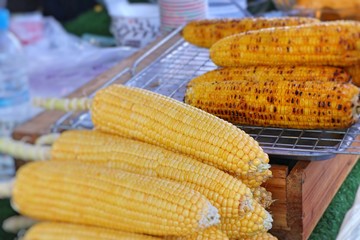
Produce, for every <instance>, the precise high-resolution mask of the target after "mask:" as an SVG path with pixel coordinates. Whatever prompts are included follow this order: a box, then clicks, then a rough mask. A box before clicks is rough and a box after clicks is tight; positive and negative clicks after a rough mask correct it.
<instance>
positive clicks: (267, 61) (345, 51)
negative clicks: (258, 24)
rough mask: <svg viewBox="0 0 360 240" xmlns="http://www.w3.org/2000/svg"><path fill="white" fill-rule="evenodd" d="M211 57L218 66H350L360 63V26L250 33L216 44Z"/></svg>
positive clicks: (331, 24)
mask: <svg viewBox="0 0 360 240" xmlns="http://www.w3.org/2000/svg"><path fill="white" fill-rule="evenodd" d="M210 56H211V59H212V60H213V62H214V63H215V64H216V65H218V66H248V65H277V66H278V65H281V66H283V65H328V66H351V65H353V64H355V63H356V62H357V61H359V59H360V22H355V21H333V22H321V23H313V24H305V25H300V26H290V27H278V28H268V29H261V30H254V31H249V32H246V33H242V34H236V35H232V36H229V37H227V38H224V39H222V40H220V41H218V42H216V43H215V44H214V45H213V46H212V47H211V49H210Z"/></svg>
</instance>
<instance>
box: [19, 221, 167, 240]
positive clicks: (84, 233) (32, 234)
mask: <svg viewBox="0 0 360 240" xmlns="http://www.w3.org/2000/svg"><path fill="white" fill-rule="evenodd" d="M70 239H73V240H121V239H124V240H129V239H132V240H155V239H158V240H159V239H161V238H157V237H151V236H147V235H142V234H137V233H129V232H125V231H118V230H113V229H108V228H100V227H94V226H86V225H80V224H70V223H60V222H42V223H38V224H36V225H34V226H33V227H31V228H30V229H29V230H28V231H27V232H26V234H25V236H24V238H23V240H70Z"/></svg>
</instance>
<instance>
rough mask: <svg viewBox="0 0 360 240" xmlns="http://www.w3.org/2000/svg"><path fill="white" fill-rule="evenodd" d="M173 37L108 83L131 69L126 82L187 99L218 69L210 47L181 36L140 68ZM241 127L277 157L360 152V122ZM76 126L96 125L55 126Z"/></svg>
mask: <svg viewBox="0 0 360 240" xmlns="http://www.w3.org/2000/svg"><path fill="white" fill-rule="evenodd" d="M174 35H175V33H174ZM171 37H173V35H170V36H169V37H168V38H166V39H164V40H163V42H160V43H159V44H157V45H156V46H155V47H154V48H153V49H151V50H150V51H149V52H147V53H145V54H144V55H143V56H142V57H140V58H139V59H137V61H135V63H134V64H133V66H132V68H128V69H125V70H124V71H123V72H121V73H119V75H118V76H116V77H115V78H113V79H111V80H110V81H109V82H108V83H106V85H109V84H111V83H112V82H114V81H116V79H117V78H119V77H120V76H122V74H125V73H127V72H129V71H130V72H131V73H132V74H133V77H132V78H131V79H130V80H129V81H127V82H126V83H125V85H128V86H134V87H140V88H144V89H148V90H150V91H153V92H156V93H160V94H163V95H166V96H169V97H172V98H174V99H177V100H180V101H183V98H184V93H185V90H186V84H187V83H188V82H189V81H190V80H191V79H192V78H194V77H196V76H198V75H201V74H203V73H205V72H207V71H210V70H213V69H215V68H216V66H215V65H214V64H213V63H212V62H211V60H209V51H208V49H204V48H198V47H195V46H193V45H191V44H189V43H186V42H185V41H184V40H182V39H181V40H179V41H178V42H177V43H176V44H174V45H172V47H171V48H168V49H167V51H165V52H164V53H163V54H162V55H161V56H159V57H158V58H157V59H156V60H155V61H153V62H152V64H150V65H148V66H147V67H146V68H144V69H143V70H142V71H140V72H137V71H136V68H137V66H138V65H139V64H140V63H141V62H142V61H143V60H145V59H146V58H147V57H148V56H150V55H151V54H152V53H153V51H154V50H156V49H157V48H158V47H159V46H160V45H162V44H163V43H164V41H168V40H169V39H170V38H171ZM238 127H239V128H241V129H243V130H244V131H245V132H246V133H248V134H250V135H251V136H252V137H253V138H255V139H256V140H257V141H258V142H259V143H260V145H261V146H262V148H263V149H264V151H265V152H267V153H268V154H269V155H272V156H273V157H281V158H288V159H298V160H325V159H329V158H331V157H332V156H334V155H335V154H360V142H359V140H357V139H356V137H357V135H358V134H359V133H360V123H357V124H355V125H353V126H352V127H350V128H349V129H345V130H339V131H324V130H299V129H283V128H268V127H254V126H238ZM73 128H92V123H91V119H90V115H89V113H84V114H81V115H79V116H77V117H72V115H71V114H67V115H65V116H64V117H63V118H62V119H60V120H59V121H58V122H56V123H55V125H54V131H62V130H66V129H73Z"/></svg>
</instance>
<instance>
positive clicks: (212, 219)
mask: <svg viewBox="0 0 360 240" xmlns="http://www.w3.org/2000/svg"><path fill="white" fill-rule="evenodd" d="M207 208H208V209H206V210H204V212H206V213H207V214H205V215H203V216H202V218H201V219H200V222H199V226H200V228H208V227H210V226H213V225H217V224H219V223H220V214H219V211H218V209H217V208H216V207H214V206H213V205H211V204H210V203H209V204H208V206H207Z"/></svg>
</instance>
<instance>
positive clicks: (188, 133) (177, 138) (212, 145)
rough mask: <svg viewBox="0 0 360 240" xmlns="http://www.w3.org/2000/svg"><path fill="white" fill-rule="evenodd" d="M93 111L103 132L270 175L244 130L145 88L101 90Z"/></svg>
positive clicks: (239, 171)
mask: <svg viewBox="0 0 360 240" xmlns="http://www.w3.org/2000/svg"><path fill="white" fill-rule="evenodd" d="M91 115H92V121H93V123H94V125H95V127H96V128H97V129H99V130H102V131H104V132H108V133H112V134H117V135H121V136H125V137H129V138H134V139H137V140H140V141H144V142H147V143H151V144H154V145H158V146H161V147H164V148H167V149H170V150H173V151H179V152H181V153H184V154H188V155H190V156H192V157H194V158H196V159H199V160H201V161H203V162H205V163H208V164H210V165H213V166H215V167H217V168H219V169H221V170H224V171H226V172H229V173H233V174H236V175H239V177H240V178H241V179H245V180H246V179H248V178H250V179H252V178H253V175H255V174H259V175H261V174H262V173H263V172H264V173H266V174H267V173H268V172H267V171H266V170H268V169H269V167H270V165H269V164H268V161H269V158H268V155H267V154H266V153H264V151H263V150H262V149H261V147H260V146H259V143H258V142H256V141H255V140H254V139H253V138H252V137H250V136H249V135H248V134H246V133H245V132H243V131H242V130H240V129H239V128H237V127H235V126H234V125H232V124H230V123H228V122H226V121H223V120H221V119H219V118H217V117H215V116H213V115H211V114H208V113H206V112H204V111H202V110H200V109H197V108H195V107H192V106H189V105H187V104H184V103H182V102H180V101H177V100H174V99H171V98H169V97H165V96H162V95H159V94H156V93H152V92H150V91H147V90H144V89H139V88H132V87H126V86H122V85H111V86H110V87H107V88H105V89H102V90H100V91H98V92H97V94H96V95H95V98H94V100H93V103H92V109H91ZM260 184H261V183H257V182H256V183H255V184H254V185H255V186H250V187H256V186H259V185H260Z"/></svg>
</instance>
